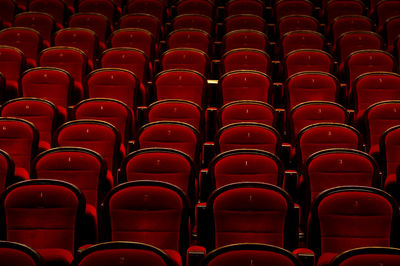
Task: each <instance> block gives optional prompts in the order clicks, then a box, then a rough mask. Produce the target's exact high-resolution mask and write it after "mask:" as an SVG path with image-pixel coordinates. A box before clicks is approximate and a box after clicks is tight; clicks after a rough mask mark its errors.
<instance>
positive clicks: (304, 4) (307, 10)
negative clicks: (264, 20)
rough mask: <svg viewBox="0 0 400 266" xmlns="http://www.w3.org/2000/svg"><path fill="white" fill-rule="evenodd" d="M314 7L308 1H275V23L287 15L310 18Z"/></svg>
mask: <svg viewBox="0 0 400 266" xmlns="http://www.w3.org/2000/svg"><path fill="white" fill-rule="evenodd" d="M313 8H314V5H313V3H311V2H310V1H308V0H292V1H283V0H281V1H277V2H276V3H275V5H274V12H275V18H276V21H279V20H280V19H281V18H283V17H285V16H289V15H306V16H312V14H313Z"/></svg>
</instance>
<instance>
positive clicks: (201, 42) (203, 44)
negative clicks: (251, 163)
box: [167, 28, 211, 54]
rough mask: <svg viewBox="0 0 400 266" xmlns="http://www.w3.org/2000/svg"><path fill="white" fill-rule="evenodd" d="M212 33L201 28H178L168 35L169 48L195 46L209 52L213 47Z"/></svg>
mask: <svg viewBox="0 0 400 266" xmlns="http://www.w3.org/2000/svg"><path fill="white" fill-rule="evenodd" d="M210 38H211V37H210V35H209V34H208V33H207V32H205V31H203V30H199V29H190V28H189V29H187V28H185V29H177V30H174V31H172V32H171V33H170V34H169V35H168V37H167V46H168V49H174V48H182V47H186V48H195V49H199V50H201V51H203V52H205V53H206V54H209V52H210V47H211V39H210Z"/></svg>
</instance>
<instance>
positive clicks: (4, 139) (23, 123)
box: [0, 117, 39, 180]
mask: <svg viewBox="0 0 400 266" xmlns="http://www.w3.org/2000/svg"><path fill="white" fill-rule="evenodd" d="M0 127H1V128H2V130H1V133H0V149H2V150H4V151H5V152H7V153H8V154H9V155H10V156H11V158H12V160H13V161H14V164H15V173H14V175H15V177H16V178H17V180H26V179H29V173H30V168H31V160H32V159H33V158H34V157H35V155H36V153H37V150H38V139H39V133H38V131H37V129H36V127H35V126H34V125H33V124H32V123H31V122H28V121H27V120H24V119H21V118H14V117H1V118H0ZM10 140H12V141H10Z"/></svg>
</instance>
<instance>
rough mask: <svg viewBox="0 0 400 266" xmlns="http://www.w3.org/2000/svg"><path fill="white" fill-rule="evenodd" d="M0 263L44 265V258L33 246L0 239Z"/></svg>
mask: <svg viewBox="0 0 400 266" xmlns="http://www.w3.org/2000/svg"><path fill="white" fill-rule="evenodd" d="M0 263H1V265H4V266H13V265H25V266H42V265H43V260H42V258H41V257H40V255H39V253H37V252H36V251H35V250H33V249H32V248H30V247H28V246H26V245H23V244H20V243H16V242H10V241H0Z"/></svg>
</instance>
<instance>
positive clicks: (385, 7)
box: [375, 0, 400, 31]
mask: <svg viewBox="0 0 400 266" xmlns="http://www.w3.org/2000/svg"><path fill="white" fill-rule="evenodd" d="M399 10H400V3H399V2H398V1H394V0H385V1H379V2H378V3H377V4H376V6H375V15H376V18H377V26H378V31H381V30H382V27H383V25H384V24H385V22H386V20H387V19H389V18H391V17H394V16H398V15H399Z"/></svg>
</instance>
